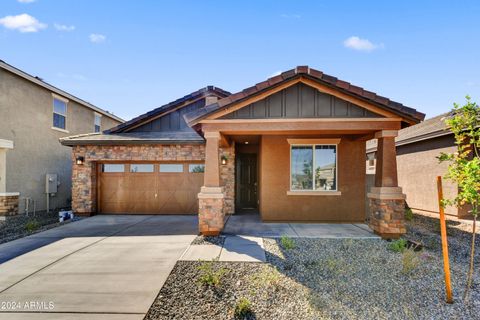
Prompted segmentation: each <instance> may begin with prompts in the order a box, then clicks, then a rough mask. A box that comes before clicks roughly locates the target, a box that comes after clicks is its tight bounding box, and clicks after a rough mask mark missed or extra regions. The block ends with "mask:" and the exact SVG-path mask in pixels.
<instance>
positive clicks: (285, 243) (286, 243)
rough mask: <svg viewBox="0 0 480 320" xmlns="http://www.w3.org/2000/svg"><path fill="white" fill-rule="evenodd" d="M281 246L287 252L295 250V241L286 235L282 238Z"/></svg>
mask: <svg viewBox="0 0 480 320" xmlns="http://www.w3.org/2000/svg"><path fill="white" fill-rule="evenodd" d="M280 244H281V245H282V247H283V248H284V249H285V250H292V249H294V248H295V241H293V239H292V238H290V237H288V236H285V235H284V236H282V237H281V238H280Z"/></svg>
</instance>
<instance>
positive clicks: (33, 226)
mask: <svg viewBox="0 0 480 320" xmlns="http://www.w3.org/2000/svg"><path fill="white" fill-rule="evenodd" d="M78 219H79V218H75V219H74V220H78ZM68 222H69V221H66V222H63V223H68ZM59 225H61V223H59V222H58V212H48V213H47V212H37V213H36V214H35V216H33V215H32V214H30V215H29V216H26V215H23V214H22V215H18V216H14V217H8V218H7V220H6V221H5V222H3V223H0V243H5V242H8V241H12V240H15V239H18V238H23V237H26V236H29V235H31V234H34V233H37V232H41V231H45V230H48V229H51V228H55V227H58V226H59Z"/></svg>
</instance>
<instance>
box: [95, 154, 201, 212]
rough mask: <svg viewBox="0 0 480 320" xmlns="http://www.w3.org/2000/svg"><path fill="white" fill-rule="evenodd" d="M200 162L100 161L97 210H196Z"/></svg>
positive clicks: (199, 185) (199, 186)
mask: <svg viewBox="0 0 480 320" xmlns="http://www.w3.org/2000/svg"><path fill="white" fill-rule="evenodd" d="M203 171H204V165H203V164H202V163H195V162H189V163H180V162H171V163H103V164H100V165H99V175H98V204H99V212H101V213H129V214H135V213H138V214H142V213H148V214H196V213H197V212H198V200H197V194H198V193H199V192H200V188H201V186H202V185H203Z"/></svg>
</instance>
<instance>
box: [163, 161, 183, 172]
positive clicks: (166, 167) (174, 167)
mask: <svg viewBox="0 0 480 320" xmlns="http://www.w3.org/2000/svg"><path fill="white" fill-rule="evenodd" d="M160 172H183V164H173V163H172V164H166V163H165V164H161V165H160Z"/></svg>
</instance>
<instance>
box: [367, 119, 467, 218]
mask: <svg viewBox="0 0 480 320" xmlns="http://www.w3.org/2000/svg"><path fill="white" fill-rule="evenodd" d="M447 115H448V113H444V114H441V115H438V116H436V117H433V118H431V119H428V120H425V121H424V122H421V123H419V124H417V125H414V126H411V127H408V128H405V129H402V130H400V131H399V132H398V137H397V138H396V139H395V145H396V148H397V168H398V183H399V185H401V186H402V188H403V192H404V193H405V194H406V195H407V200H406V201H407V204H408V206H409V207H411V208H412V209H415V210H419V211H426V212H432V213H438V193H437V176H445V174H446V173H447V169H448V163H446V162H443V163H439V161H438V159H437V157H438V156H439V155H440V153H442V152H445V153H453V152H456V151H457V147H456V145H455V138H454V136H453V133H452V132H451V131H450V130H448V129H447V126H446V124H445V117H446V116H447ZM376 152H377V143H376V141H375V140H371V141H368V142H367V174H368V175H374V174H375V153H376ZM369 181H370V183H371V181H373V178H370V179H369ZM367 186H368V183H367ZM443 192H444V196H445V197H448V198H453V197H455V196H456V195H457V192H458V188H457V185H456V184H455V183H452V182H450V181H449V180H446V179H444V180H443ZM445 212H446V213H447V214H450V215H454V216H457V217H459V218H465V217H467V216H468V212H467V209H457V208H456V207H453V206H448V207H447V208H446V209H445Z"/></svg>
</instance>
